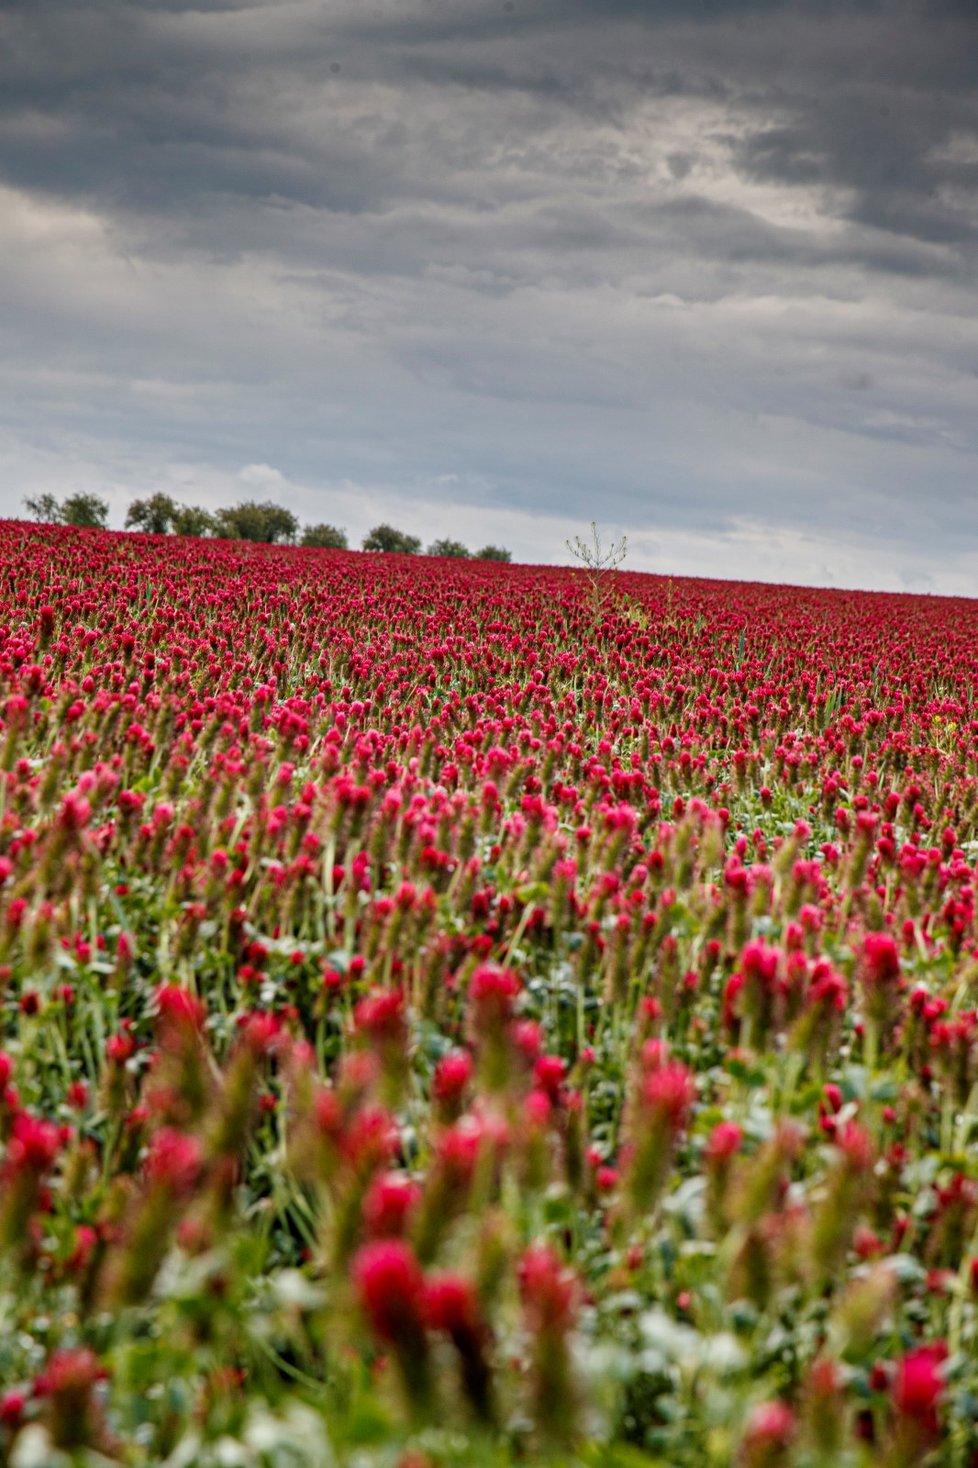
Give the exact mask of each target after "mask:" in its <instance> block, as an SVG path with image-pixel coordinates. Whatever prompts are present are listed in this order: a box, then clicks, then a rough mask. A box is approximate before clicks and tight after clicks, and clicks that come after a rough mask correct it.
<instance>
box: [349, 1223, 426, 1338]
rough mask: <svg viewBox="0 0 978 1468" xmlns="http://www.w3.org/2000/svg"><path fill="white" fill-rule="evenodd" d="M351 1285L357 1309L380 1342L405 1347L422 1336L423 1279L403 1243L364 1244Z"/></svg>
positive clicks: (388, 1241) (358, 1255)
mask: <svg viewBox="0 0 978 1468" xmlns="http://www.w3.org/2000/svg"><path fill="white" fill-rule="evenodd" d="M353 1282H354V1285H355V1286H356V1291H357V1297H358V1299H359V1301H360V1306H361V1308H362V1310H363V1312H364V1314H365V1315H366V1317H367V1319H368V1320H369V1321H370V1324H371V1326H372V1327H373V1330H374V1331H375V1333H376V1334H377V1335H378V1336H379V1337H380V1339H381V1340H382V1341H387V1342H388V1343H389V1344H391V1345H395V1344H400V1345H406V1344H409V1343H410V1342H411V1341H412V1340H414V1339H416V1338H417V1337H418V1336H420V1335H421V1333H422V1331H423V1328H424V1326H423V1322H424V1313H425V1281H424V1275H423V1273H422V1271H421V1266H420V1264H419V1263H418V1261H417V1258H416V1257H415V1254H414V1251H413V1249H412V1248H411V1246H410V1245H409V1244H406V1243H405V1242H404V1240H403V1239H377V1240H376V1241H374V1242H373V1243H370V1244H365V1245H364V1246H363V1248H362V1249H360V1250H359V1252H358V1253H357V1255H356V1256H355V1258H354V1260H353Z"/></svg>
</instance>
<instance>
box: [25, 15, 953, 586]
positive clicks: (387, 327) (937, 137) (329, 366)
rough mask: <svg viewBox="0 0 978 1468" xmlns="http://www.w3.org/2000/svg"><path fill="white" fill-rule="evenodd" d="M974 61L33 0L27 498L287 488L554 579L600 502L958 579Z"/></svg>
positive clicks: (937, 23)
mask: <svg viewBox="0 0 978 1468" xmlns="http://www.w3.org/2000/svg"><path fill="white" fill-rule="evenodd" d="M976 42H978V20H976V18H975V16H974V12H973V10H972V9H971V8H970V7H969V6H966V5H964V4H957V3H951V0H942V3H939V4H938V3H932V4H925V3H923V0H919V3H918V0H913V3H911V0H906V3H900V0H887V3H886V4H885V5H884V4H882V3H879V4H872V3H855V0H846V3H842V0H839V3H818V0H764V3H761V0H758V3H753V4H751V3H744V0H712V3H709V4H703V5H698V6H696V7H695V10H693V9H691V8H690V7H689V6H688V5H687V4H680V3H679V0H671V3H661V4H660V3H653V0H642V3H638V0H635V3H625V0H615V3H612V0H601V3H600V4H599V3H597V0H512V3H511V4H510V5H506V4H504V3H496V0H493V3H486V4H482V3H478V0H477V3H473V0H397V3H394V0H374V3H364V0H356V3H354V0H331V3H329V4H327V5H324V4H323V3H321V0H252V3H247V4H246V3H236V4H231V3H224V4H216V3H204V0H198V3H197V4H189V3H178V0H153V3H143V4H141V5H139V6H128V5H123V4H121V3H117V0H101V3H99V0H71V3H68V0H31V3H30V4H27V3H20V4H14V3H9V0H8V3H7V4H5V5H4V6H3V8H2V9H0V191H2V192H0V262H2V263H0V330H2V333H3V341H4V347H5V350H4V355H3V365H0V397H2V401H3V402H4V404H5V405H6V407H5V410H4V413H3V426H4V432H5V438H4V440H3V442H4V444H5V448H4V455H3V462H4V465H5V472H4V488H3V490H2V491H0V508H2V509H3V510H4V512H6V513H15V512H16V509H17V505H18V502H19V497H20V494H21V493H22V492H23V486H24V485H27V486H28V487H29V488H31V489H35V488H37V487H38V485H39V483H40V480H39V478H38V476H41V479H43V477H44V475H47V476H48V479H49V481H50V483H52V484H55V483H57V484H61V483H63V482H64V483H66V482H68V480H69V478H70V470H71V467H72V464H73V463H74V465H75V466H76V468H77V467H78V466H79V465H84V466H86V467H85V470H84V472H85V473H86V474H89V473H90V474H92V475H94V476H95V477H96V478H97V475H98V472H99V466H100V465H101V472H102V473H103V475H104V479H105V482H106V483H107V485H109V486H110V489H109V492H110V497H112V499H113V504H114V505H117V506H118V508H119V509H120V510H121V508H122V507H123V506H124V503H125V494H126V486H127V485H128V486H129V487H130V488H131V492H132V493H139V492H142V491H143V490H144V489H145V488H146V487H148V485H149V484H150V483H153V484H160V483H166V484H172V483H173V482H178V483H183V482H184V478H185V477H186V476H187V475H190V476H191V478H193V477H194V476H196V479H197V480H198V481H199V482H200V484H201V485H206V486H210V488H209V489H208V490H206V491H205V490H204V489H202V490H201V493H205V492H209V493H217V492H218V490H217V488H216V486H224V487H227V486H230V487H231V488H232V489H233V488H234V487H236V486H237V487H239V488H240V483H241V482H244V483H245V484H247V483H248V482H249V481H247V480H245V481H240V480H239V476H240V474H241V473H242V472H243V471H244V470H245V469H246V468H247V466H255V465H259V466H264V467H265V469H267V470H268V472H269V473H271V474H277V475H278V478H277V479H274V480H273V481H269V482H272V483H274V484H275V485H276V486H278V492H280V493H281V494H282V495H283V496H284V497H286V498H289V497H291V498H292V501H294V502H295V504H296V506H297V507H299V508H301V510H302V512H303V513H304V514H307V515H308V516H309V517H310V518H335V516H334V513H333V511H334V509H336V507H337V506H340V507H342V506H346V507H347V511H346V512H347V513H348V515H349V516H350V518H351V520H355V519H357V516H358V514H359V512H358V511H357V510H356V508H355V507H356V504H357V503H360V504H362V505H363V506H369V505H383V506H386V507H387V508H388V509H389V508H390V506H391V505H392V503H393V504H394V506H395V508H396V506H397V501H398V497H399V498H400V503H401V506H402V512H401V518H402V520H404V521H405V522H407V521H408V520H409V519H411V517H412V515H421V514H422V513H423V514H424V515H426V516H428V517H429V518H430V517H431V515H432V514H435V515H436V516H437V517H438V518H439V520H440V522H441V523H442V524H443V525H444V526H445V527H446V528H451V527H452V526H453V525H462V524H463V523H464V524H465V525H469V524H470V523H471V522H472V516H473V515H476V514H477V512H478V513H481V514H482V515H483V517H484V518H485V519H486V521H487V523H489V522H490V521H491V523H492V524H493V526H494V527H497V526H498V524H499V523H500V522H499V519H498V517H503V521H504V522H505V519H506V517H507V516H509V518H510V522H511V524H512V526H513V535H512V537H511V538H513V539H520V537H522V538H523V540H522V543H523V545H524V547H525V549H524V553H527V554H529V553H530V549H531V548H532V547H534V546H535V545H536V541H535V540H534V536H535V535H538V536H539V537H550V538H549V539H548V540H546V541H544V540H543V539H540V540H539V545H538V548H537V553H536V558H538V559H549V558H551V557H552V556H554V555H559V553H560V549H561V546H562V535H561V534H560V533H559V529H560V527H561V526H563V527H566V530H573V529H574V528H575V527H576V525H577V524H578V523H579V522H581V521H587V520H588V519H590V518H591V517H592V515H593V514H595V513H600V514H601V515H603V516H604V517H606V518H608V519H609V520H614V521H615V522H616V523H617V524H619V525H621V526H623V527H627V528H631V529H632V530H633V532H635V533H636V536H637V543H641V544H642V545H644V546H645V550H644V552H642V553H643V554H644V555H645V558H646V563H647V564H649V565H653V564H655V565H658V564H659V562H658V560H657V557H661V556H662V555H664V554H666V553H667V551H668V550H669V549H670V548H671V550H672V553H673V554H675V555H677V556H679V557H680V558H685V559H684V560H683V563H682V564H677V565H676V566H675V567H674V569H676V570H682V569H689V570H696V569H703V568H705V567H711V568H714V569H716V567H717V557H718V555H719V551H718V549H717V547H718V546H722V545H723V544H724V543H728V544H729V546H730V547H731V554H732V555H734V556H735V560H736V564H738V565H741V566H742V567H743V571H744V574H749V573H750V572H751V567H752V566H753V567H754V569H755V570H756V571H757V572H758V574H760V573H761V572H763V573H764V574H770V573H771V572H772V566H771V556H772V555H774V551H772V550H771V549H770V547H771V546H775V547H777V548H778V550H777V554H778V555H782V556H783V557H787V558H788V560H787V561H786V562H785V565H784V568H783V569H784V574H785V575H786V576H787V577H789V578H790V579H794V580H798V579H806V578H808V579H816V580H821V579H826V578H827V577H828V576H829V572H827V571H826V566H827V565H828V566H829V567H830V568H831V561H830V560H829V561H826V547H827V546H828V547H831V546H833V545H834V546H835V547H836V548H837V549H838V550H839V552H840V555H841V553H842V550H843V549H844V547H845V546H847V545H848V546H849V547H850V548H852V547H856V548H858V549H859V550H860V553H861V554H862V555H863V557H864V563H865V565H866V567H867V572H866V574H867V577H868V578H870V579H873V580H874V584H879V583H880V582H885V580H886V577H887V576H890V577H891V578H892V582H893V584H894V585H902V584H905V583H906V582H907V580H908V578H909V579H910V580H911V581H912V580H913V578H914V577H916V578H917V580H918V582H919V584H921V585H928V586H940V585H942V584H945V583H947V584H948V585H950V584H951V581H953V582H954V585H955V586H957V585H958V584H959V580H960V579H961V578H966V575H967V574H970V573H969V572H966V571H965V570H964V569H962V566H961V565H960V564H959V558H960V556H961V555H972V556H974V558H975V560H974V569H978V521H975V524H974V525H972V523H971V519H970V518H969V509H970V497H971V495H972V493H973V483H974V471H975V464H976V459H978V428H976V418H975V412H974V408H975V403H976V400H978V310H976V292H975V284H974V282H975V270H976V264H978V261H976V253H978V251H976V239H978V188H976V185H978V46H976V44H975V43H976ZM181 476H184V478H181ZM351 486H352V488H351ZM358 495H359V500H357V496H358ZM351 496H352V499H351ZM351 504H352V505H353V506H354V508H353V510H350V509H349V506H350V505H351ZM331 506H332V507H333V508H332V509H331ZM432 507H435V508H434V509H433V508H432ZM534 525H536V531H534V529H533V526H534ZM765 525H766V526H769V527H770V535H769V536H768V539H767V542H765V540H764V535H763V527H764V526H765ZM555 527H557V531H558V533H556V535H555ZM758 527H761V529H759V528H758ZM566 530H565V532H564V533H566ZM493 533H494V534H495V535H496V537H497V538H498V535H499V533H500V532H499V530H498V529H494V532H493ZM650 536H651V537H653V538H652V539H650V538H649V537H650ZM643 537H644V539H643ZM663 537H665V539H663ZM765 546H766V547H767V548H765ZM951 552H953V557H951V555H950V553H951ZM751 557H753V558H754V559H753V560H751ZM880 557H883V558H884V559H883V560H880ZM955 557H956V558H958V559H954V558H955ZM843 559H844V558H843ZM952 560H953V564H952ZM845 563H846V564H853V565H856V566H857V567H858V564H859V562H858V560H857V561H855V562H853V561H852V559H851V556H850V558H849V560H848V561H846V562H845ZM840 564H841V562H840ZM661 568H662V569H666V567H661ZM949 568H950V569H949ZM776 569H777V567H776V566H775V567H774V568H773V570H774V571H775V572H776ZM942 577H943V578H944V580H943V581H942ZM948 578H950V580H949V579H948ZM954 578H959V580H955V579H954ZM850 579H852V578H851V577H850Z"/></svg>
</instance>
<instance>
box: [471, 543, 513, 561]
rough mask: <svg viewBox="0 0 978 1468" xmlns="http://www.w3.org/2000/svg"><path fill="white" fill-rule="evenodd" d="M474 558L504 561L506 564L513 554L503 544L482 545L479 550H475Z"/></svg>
mask: <svg viewBox="0 0 978 1468" xmlns="http://www.w3.org/2000/svg"><path fill="white" fill-rule="evenodd" d="M474 558H475V560H477V561H505V562H506V564H507V565H508V564H509V562H510V561H511V560H512V559H513V554H512V551H508V550H507V549H506V547H505V546H504V545H484V546H483V547H482V549H481V550H477V551H476V552H475V557H474Z"/></svg>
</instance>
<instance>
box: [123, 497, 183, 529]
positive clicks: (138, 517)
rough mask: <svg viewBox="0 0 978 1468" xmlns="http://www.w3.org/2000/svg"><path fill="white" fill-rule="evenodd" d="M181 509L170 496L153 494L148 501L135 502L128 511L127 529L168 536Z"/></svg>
mask: <svg viewBox="0 0 978 1468" xmlns="http://www.w3.org/2000/svg"><path fill="white" fill-rule="evenodd" d="M179 508H180V507H179V506H178V505H177V503H176V500H174V499H171V497H170V496H169V495H168V494H162V493H158V494H151V495H150V496H149V498H148V499H145V500H133V502H132V504H131V505H130V506H129V508H128V510H127V511H126V529H127V530H142V531H145V533H146V534H147V535H166V534H167V532H168V531H169V530H172V528H173V517H174V516H175V515H176V514H177V512H178V509H179Z"/></svg>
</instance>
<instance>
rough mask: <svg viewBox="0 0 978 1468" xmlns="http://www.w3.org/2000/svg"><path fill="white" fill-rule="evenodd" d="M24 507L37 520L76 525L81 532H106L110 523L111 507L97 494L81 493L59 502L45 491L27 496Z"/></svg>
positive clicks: (53, 523)
mask: <svg viewBox="0 0 978 1468" xmlns="http://www.w3.org/2000/svg"><path fill="white" fill-rule="evenodd" d="M24 505H25V507H26V509H27V513H28V514H29V515H31V516H33V518H34V519H35V520H41V521H45V522H46V523H47V524H49V525H74V526H76V527H77V528H78V529H80V530H104V529H105V527H106V525H107V524H108V523H109V507H108V505H107V503H106V502H105V500H103V499H100V498H99V496H98V495H97V494H90V493H86V492H81V493H79V494H69V495H68V496H67V498H65V499H63V500H59V499H58V498H57V497H56V496H55V495H53V494H50V493H48V492H47V491H45V492H44V493H42V494H39V495H26V496H25V498H24Z"/></svg>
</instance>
